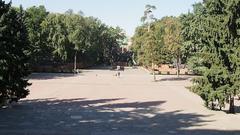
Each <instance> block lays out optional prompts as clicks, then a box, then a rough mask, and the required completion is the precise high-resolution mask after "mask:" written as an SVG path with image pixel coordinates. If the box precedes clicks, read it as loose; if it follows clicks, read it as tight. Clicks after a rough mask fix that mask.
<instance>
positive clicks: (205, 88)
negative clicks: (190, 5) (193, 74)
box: [185, 0, 240, 113]
mask: <svg viewBox="0 0 240 135" xmlns="http://www.w3.org/2000/svg"><path fill="white" fill-rule="evenodd" d="M239 5H240V1H239V0H232V1H229V0H217V1H211V0H206V1H204V2H203V3H202V4H200V5H198V8H197V9H198V10H197V11H198V12H197V13H199V12H200V13H201V14H200V15H199V14H192V15H191V16H190V17H191V18H192V19H193V20H192V21H194V25H191V26H186V29H185V31H188V33H189V35H192V36H185V39H186V41H188V43H196V44H192V45H193V46H195V47H193V48H197V49H196V53H197V55H195V56H197V57H200V58H201V59H202V65H203V66H204V67H205V68H204V72H202V73H203V76H202V77H199V78H197V79H195V80H194V86H193V87H192V90H193V91H194V92H196V93H198V94H199V95H200V96H201V97H202V98H203V99H204V100H205V103H206V106H208V107H211V108H212V109H215V107H219V108H220V109H221V108H222V107H225V103H229V112H230V113H234V112H235V110H234V97H235V96H236V95H237V94H238V93H239V88H240V82H239V77H240V70H239V69H240V68H239V67H240V65H239V64H240V59H239V58H240V53H239V50H240V46H239V45H240V42H239V41H240V40H239V39H240V33H239V30H240V23H239V22H240V6H239ZM196 31H199V32H196ZM195 33H196V34H195ZM195 36H198V37H195Z"/></svg>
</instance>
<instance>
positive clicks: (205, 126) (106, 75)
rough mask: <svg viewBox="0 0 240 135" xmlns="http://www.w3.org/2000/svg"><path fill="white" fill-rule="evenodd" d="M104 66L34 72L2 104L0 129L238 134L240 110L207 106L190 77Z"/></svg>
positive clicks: (102, 134)
mask: <svg viewBox="0 0 240 135" xmlns="http://www.w3.org/2000/svg"><path fill="white" fill-rule="evenodd" d="M115 74H116V71H111V70H107V69H92V70H83V71H82V73H80V74H78V75H73V74H37V73H35V74H33V75H32V76H31V79H30V82H31V83H32V86H30V87H29V89H30V95H29V96H28V97H27V98H26V99H23V100H21V101H20V103H18V104H16V105H13V106H12V107H11V108H8V109H1V110H0V116H1V117H0V135H174V134H175V135H239V134H240V126H239V123H240V115H239V114H235V115H231V114H226V113H225V112H221V111H211V110H208V109H206V108H205V107H204V103H203V101H202V100H201V99H200V97H199V96H197V95H195V94H194V93H191V92H190V91H189V90H187V89H186V86H190V85H191V82H190V79H191V77H189V76H182V77H181V79H176V78H175V76H157V79H158V81H157V82H153V81H152V79H153V78H152V76H151V75H149V73H147V71H145V70H144V69H142V68H138V69H131V68H129V69H126V70H125V71H122V72H121V75H120V77H117V76H115Z"/></svg>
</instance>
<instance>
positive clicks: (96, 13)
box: [5, 0, 202, 36]
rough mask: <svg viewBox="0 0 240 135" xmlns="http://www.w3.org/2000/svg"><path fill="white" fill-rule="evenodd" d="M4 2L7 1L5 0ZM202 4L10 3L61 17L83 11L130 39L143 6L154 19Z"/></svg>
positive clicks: (142, 0) (165, 0) (180, 0)
mask: <svg viewBox="0 0 240 135" xmlns="http://www.w3.org/2000/svg"><path fill="white" fill-rule="evenodd" d="M5 1H6V2H8V1H10V0H5ZM201 1H202V0H12V4H13V6H19V5H20V4H21V5H22V6H23V7H24V8H28V7H31V6H39V5H44V6H45V7H46V9H47V10H48V11H50V12H55V13H56V12H57V13H64V12H65V11H67V10H68V9H73V11H74V12H76V13H77V12H78V11H83V12H84V15H85V16H93V17H96V18H98V19H100V20H101V21H102V22H103V23H105V24H107V25H111V26H114V27H115V26H120V27H121V28H122V29H124V31H125V32H126V34H127V35H128V36H133V34H134V31H135V28H136V27H137V26H139V25H141V21H140V18H141V17H142V16H143V12H144V9H145V5H146V4H150V5H155V6H156V7H157V10H155V11H154V15H155V17H156V18H162V17H163V16H179V15H181V14H182V13H187V12H188V11H191V10H192V5H193V4H194V3H196V2H201Z"/></svg>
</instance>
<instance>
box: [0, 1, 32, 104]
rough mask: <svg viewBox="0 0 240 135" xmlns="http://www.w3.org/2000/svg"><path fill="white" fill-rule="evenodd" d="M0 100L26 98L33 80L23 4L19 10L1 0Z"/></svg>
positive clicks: (2, 101)
mask: <svg viewBox="0 0 240 135" xmlns="http://www.w3.org/2000/svg"><path fill="white" fill-rule="evenodd" d="M0 11H1V12H0V103H4V102H6V101H7V100H9V99H10V100H13V99H14V100H19V99H21V98H25V97H26V96H27V95H28V94H29V91H28V89H27V88H26V87H27V86H29V85H30V84H29V83H28V80H27V79H25V78H26V77H27V76H28V75H29V68H28V60H29V57H28V54H29V47H30V46H29V42H28V38H27V30H26V27H25V17H24V16H25V15H24V11H23V9H22V7H20V10H19V12H17V11H16V10H15V9H13V8H11V3H9V4H5V2H4V1H2V0H0Z"/></svg>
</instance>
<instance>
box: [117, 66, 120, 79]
mask: <svg viewBox="0 0 240 135" xmlns="http://www.w3.org/2000/svg"><path fill="white" fill-rule="evenodd" d="M120 70H121V67H120V66H117V77H120Z"/></svg>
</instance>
